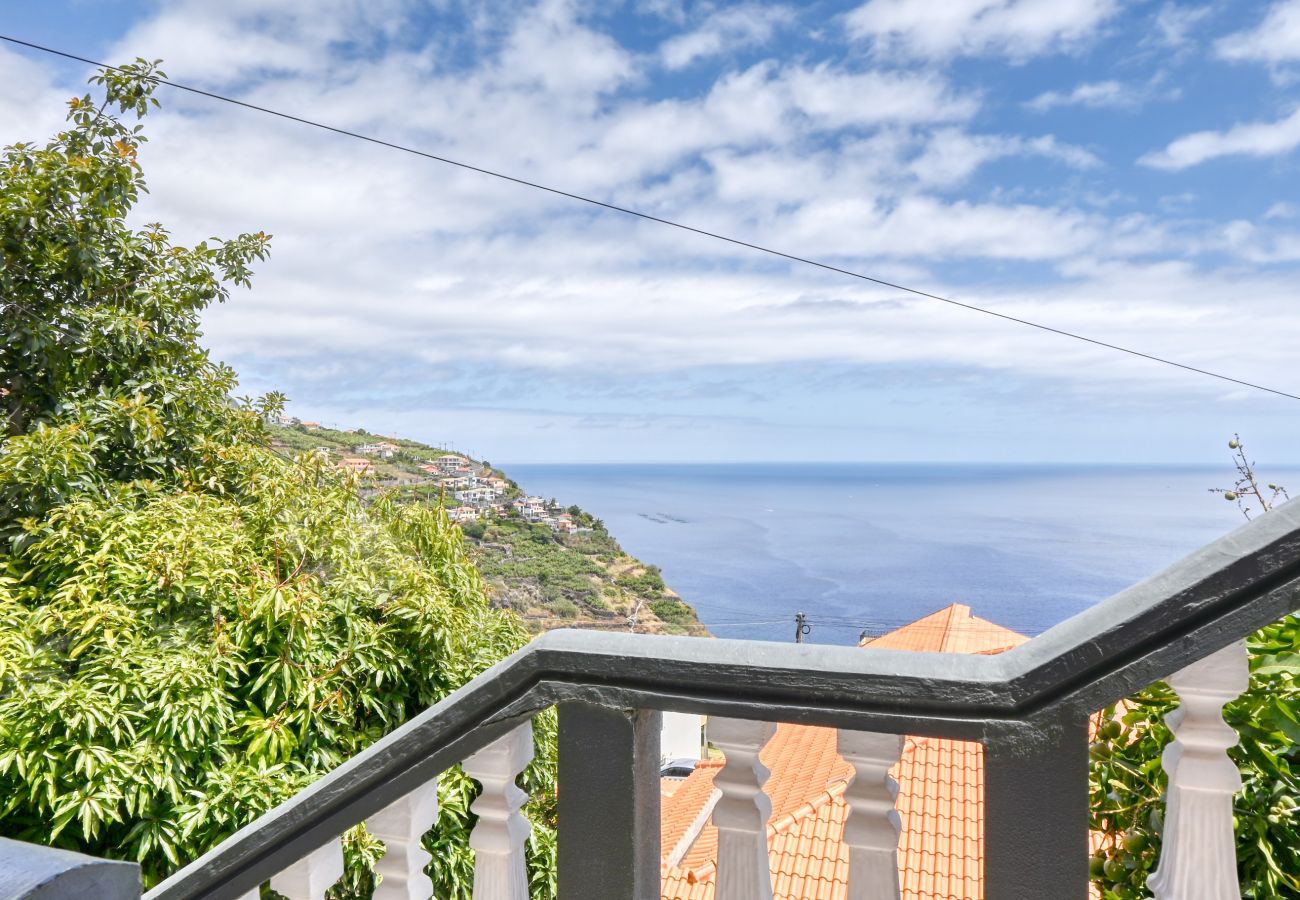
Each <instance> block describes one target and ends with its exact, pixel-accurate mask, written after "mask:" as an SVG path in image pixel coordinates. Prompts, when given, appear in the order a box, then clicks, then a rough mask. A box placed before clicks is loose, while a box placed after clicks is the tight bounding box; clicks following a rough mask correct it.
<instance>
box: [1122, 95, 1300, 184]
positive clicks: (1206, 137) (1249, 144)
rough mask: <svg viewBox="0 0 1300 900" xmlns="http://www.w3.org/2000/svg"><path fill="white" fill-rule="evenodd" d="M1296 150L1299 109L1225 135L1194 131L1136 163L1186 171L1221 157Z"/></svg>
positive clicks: (1238, 127) (1299, 141) (1299, 137)
mask: <svg viewBox="0 0 1300 900" xmlns="http://www.w3.org/2000/svg"><path fill="white" fill-rule="evenodd" d="M1296 147H1300V109H1297V110H1296V111H1295V112H1293V113H1291V115H1289V116H1287V117H1286V118H1284V119H1279V120H1278V121H1276V122H1247V123H1242V124H1238V125H1234V126H1232V127H1231V128H1229V129H1228V130H1227V131H1197V132H1194V133H1193V134H1188V135H1184V136H1183V137H1180V138H1178V139H1177V140H1175V141H1173V142H1172V143H1171V144H1170V145H1169V146H1168V147H1165V148H1164V149H1163V150H1158V151H1154V152H1152V153H1148V154H1147V155H1145V156H1143V157H1142V158H1141V159H1140V160H1138V162H1140V163H1142V164H1143V165H1146V166H1151V167H1152V168H1156V169H1186V168H1188V167H1190V166H1195V165H1199V164H1201V163H1203V162H1207V161H1209V160H1212V159H1218V158H1220V157H1223V156H1278V155H1280V154H1283V153H1290V152H1291V151H1292V150H1294V149H1295V148H1296Z"/></svg>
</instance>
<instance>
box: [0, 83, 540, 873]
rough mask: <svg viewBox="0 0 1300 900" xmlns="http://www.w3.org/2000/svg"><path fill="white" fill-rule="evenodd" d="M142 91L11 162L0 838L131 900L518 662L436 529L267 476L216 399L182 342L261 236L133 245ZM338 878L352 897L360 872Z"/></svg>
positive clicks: (313, 480)
mask: <svg viewBox="0 0 1300 900" xmlns="http://www.w3.org/2000/svg"><path fill="white" fill-rule="evenodd" d="M159 74H160V73H159V72H158V71H157V69H156V64H154V63H147V62H144V61H137V62H136V63H135V64H133V65H130V66H125V67H122V68H121V69H117V70H108V71H105V72H102V73H100V74H99V75H98V76H96V77H95V78H94V79H92V81H93V83H94V84H95V85H97V86H98V88H99V89H100V90H101V91H102V97H101V98H100V99H99V100H98V102H97V101H96V99H95V98H94V97H92V96H91V95H90V94H87V95H85V96H81V97H75V98H73V99H72V100H70V101H69V104H68V106H69V111H68V124H67V126H66V128H65V129H64V130H63V131H61V132H60V133H59V134H57V135H56V136H54V138H53V139H51V140H50V141H49V142H48V143H46V144H44V145H43V146H39V147H38V146H35V145H32V144H16V145H13V146H10V147H8V148H6V149H5V150H4V152H3V156H2V157H0V304H3V305H2V306H0V315H2V316H3V322H2V325H0V379H3V380H2V381H0V384H2V385H3V387H2V388H0V407H2V408H3V410H4V415H5V417H6V421H5V425H4V428H3V430H2V431H0V833H4V834H6V835H8V836H11V837H15V838H19V839H23V840H29V841H38V842H42V843H52V844H55V845H58V846H64V847H69V848H73V849H78V850H81V851H84V852H89V853H93V854H96V855H101V856H110V857H118V858H127V859H134V860H138V861H139V862H141V864H142V865H143V869H144V873H145V878H146V881H147V882H150V883H152V882H155V881H157V880H159V879H160V878H161V877H163V876H165V875H166V874H167V873H168V872H170V871H172V870H174V869H176V868H177V867H179V866H180V865H181V864H183V863H185V862H187V861H189V860H190V859H192V858H194V857H196V856H197V855H199V854H200V853H202V852H203V851H204V850H206V849H208V848H209V847H211V846H212V845H213V844H215V843H216V842H218V841H220V840H221V839H222V838H224V837H226V836H227V835H229V834H230V833H232V832H233V831H234V830H236V829H237V828H239V827H240V826H242V825H244V824H246V823H247V822H249V821H250V820H252V819H253V818H255V817H256V816H257V815H258V814H260V813H261V812H263V811H265V810H266V809H268V808H270V807H271V806H273V805H275V804H276V803H277V802H279V801H281V800H283V799H285V798H287V797H288V796H290V795H292V794H293V793H294V792H296V791H297V790H299V789H300V788H301V787H302V786H304V785H305V784H307V783H309V782H310V781H312V780H313V779H315V778H316V777H318V776H319V775H321V774H323V773H324V772H326V771H328V770H330V769H332V768H334V767H335V766H337V765H339V764H340V763H342V762H343V761H345V760H347V759H348V758H349V757H351V756H352V755H354V754H355V753H356V752H358V751H359V750H360V749H362V748H363V747H364V746H366V745H367V744H369V743H371V742H373V741H374V740H375V739H376V738H378V737H380V736H382V735H383V734H385V733H386V732H388V731H389V730H391V729H392V728H394V727H396V726H397V725H399V724H401V723H402V722H403V721H405V720H406V719H407V718H408V717H410V716H411V715H412V714H414V713H415V712H417V711H419V710H421V709H424V708H425V707H427V706H428V705H430V704H431V703H433V702H435V701H437V700H438V699H440V698H442V697H443V696H445V695H446V694H447V693H449V692H450V691H452V690H454V689H455V688H456V687H458V686H459V685H461V684H463V683H464V682H465V681H467V680H468V679H470V678H472V677H473V676H474V675H476V674H477V673H479V672H480V671H482V670H483V669H484V668H486V667H487V666H488V665H490V664H491V663H493V662H495V661H497V660H498V659H500V658H501V657H502V656H503V655H505V654H506V653H509V652H510V651H512V650H514V649H516V648H517V647H518V646H520V645H521V644H522V643H523V641H524V640H525V635H524V632H523V631H522V629H521V628H520V626H519V623H518V622H517V621H516V620H515V619H514V617H513V616H512V615H510V614H509V613H506V612H503V611H500V610H495V609H492V608H491V606H490V604H489V603H488V601H487V598H486V595H485V592H484V590H483V586H482V583H481V581H480V578H479V575H478V572H477V571H476V569H475V568H474V566H473V565H472V564H471V563H470V561H469V560H468V558H467V557H466V555H465V552H464V547H463V544H462V537H461V535H460V532H459V531H458V530H457V529H456V528H454V527H452V526H451V525H449V523H448V522H447V520H446V518H445V516H444V515H443V514H442V513H441V511H439V510H436V509H431V508H426V507H422V506H418V505H398V504H394V503H391V502H387V501H385V500H383V499H382V498H381V499H380V500H379V501H378V502H373V503H363V502H362V500H361V499H360V498H359V496H358V492H357V490H356V489H355V488H356V486H355V483H354V482H352V481H350V480H349V479H348V478H347V477H346V476H344V475H342V474H340V473H338V472H336V471H335V470H333V469H332V468H330V467H329V466H328V464H326V463H325V462H323V461H321V460H320V459H318V458H316V457H314V456H312V455H303V456H301V457H299V458H297V459H294V460H289V459H285V458H283V457H281V456H279V455H277V454H276V453H274V452H272V450H271V449H270V447H269V446H268V441H267V437H266V431H265V426H264V420H265V417H266V416H268V415H270V414H272V413H274V412H276V411H278V410H279V409H280V407H281V406H282V402H283V401H282V398H281V397H279V396H278V395H274V394H272V395H268V396H266V397H262V398H259V399H256V400H253V399H243V400H240V399H235V398H234V397H233V396H232V395H233V392H234V391H235V390H236V389H237V379H236V376H235V373H234V372H233V371H232V370H231V369H230V368H229V367H227V366H224V365H221V364H219V363H217V362H215V361H213V360H212V359H211V358H210V357H209V355H208V353H207V352H206V351H205V350H204V349H203V348H202V346H201V345H200V343H199V340H200V331H199V326H200V314H201V313H202V311H203V310H204V309H205V308H207V307H208V306H210V305H211V304H213V303H217V302H222V301H224V300H226V299H227V298H228V296H229V291H230V289H231V288H232V287H238V286H241V285H242V286H246V285H248V284H249V283H250V279H251V277H252V271H251V266H252V265H254V264H255V263H256V262H257V261H259V260H262V259H265V258H266V256H267V253H268V250H269V242H270V236H269V235H266V234H264V233H261V232H258V233H253V234H244V235H240V236H238V237H235V238H231V239H228V240H219V239H211V240H208V241H205V242H202V243H199V244H197V245H194V246H180V245H178V244H176V243H174V242H173V241H172V239H171V238H170V236H169V234H168V232H167V230H166V229H164V228H163V227H162V226H161V225H159V224H148V225H143V226H142V227H135V226H133V224H132V223H131V221H130V216H131V212H132V209H133V207H134V206H135V205H136V203H137V202H138V200H139V198H140V196H141V194H142V193H144V192H145V190H146V185H145V181H144V176H143V173H142V171H141V167H140V163H139V160H138V151H139V148H140V146H141V145H142V144H143V142H144V141H145V135H144V133H143V126H142V125H141V124H140V122H139V120H140V119H142V118H143V117H144V116H145V115H146V113H147V112H148V111H149V110H150V109H151V107H153V106H156V105H157V101H156V100H155V99H154V97H153V89H154V87H155V86H156V82H155V81H154V80H153V77H155V76H157V75H159ZM129 119H133V120H135V122H134V123H129V122H128V120H129ZM539 733H540V735H541V737H542V738H543V747H542V752H541V753H540V754H539V756H540V757H541V759H542V760H543V763H542V764H540V765H538V766H536V767H535V768H534V769H533V770H531V772H530V774H529V776H528V778H529V784H530V786H531V787H532V788H533V789H534V791H535V793H536V796H537V797H538V800H537V801H536V802H535V803H534V806H533V811H534V813H535V814H536V816H537V818H538V820H539V822H540V823H541V824H542V825H543V826H544V825H545V824H546V823H547V820H548V817H549V815H550V809H549V799H550V798H552V797H553V783H552V781H551V774H550V770H549V769H548V767H547V766H546V765H545V761H546V760H547V759H548V756H551V755H553V754H551V753H550V751H549V743H548V742H549V738H550V732H549V730H548V727H547V722H546V721H545V720H543V721H542V723H541V724H540V725H539ZM443 795H444V796H443V802H444V813H443V816H442V819H441V821H440V823H439V828H438V830H437V831H436V833H435V834H434V835H433V836H432V837H431V838H430V840H431V841H433V842H435V843H436V844H437V845H438V846H439V855H438V859H437V861H436V862H435V865H434V868H433V870H432V871H433V872H434V875H435V878H436V879H437V881H438V896H448V897H458V896H468V879H467V875H468V871H469V870H468V865H469V856H468V853H469V851H468V849H467V847H466V846H465V828H466V824H467V821H468V819H467V817H468V813H467V811H466V805H467V803H468V800H469V799H471V798H472V796H473V787H472V783H469V782H467V780H466V779H465V778H464V776H463V775H460V774H458V773H457V772H453V773H451V774H450V775H449V776H448V777H447V778H446V779H445V782H444V785H443ZM548 841H549V832H548V831H547V830H546V829H545V828H544V827H543V828H542V829H541V830H540V831H539V833H538V838H537V841H536V848H535V849H536V850H537V853H536V854H535V856H536V857H537V859H538V865H537V866H535V869H536V870H537V873H538V874H537V877H538V878H539V881H540V885H541V891H542V892H543V893H544V892H545V889H546V883H547V879H548V876H547V874H546V873H547V872H548V871H550V869H549V867H548V865H547V864H546V860H547V858H548V857H547V854H548V853H549V848H550V845H549V843H548ZM348 849H349V857H350V859H351V860H352V862H353V863H354V865H353V866H352V867H351V871H350V876H349V877H350V883H351V884H352V887H353V889H354V891H355V892H360V893H365V891H364V888H365V884H366V879H367V877H368V876H367V874H366V871H365V867H364V865H362V864H361V863H363V862H364V857H365V856H366V854H367V852H368V849H373V848H372V847H369V845H368V842H367V839H366V838H365V836H364V834H363V833H361V832H357V833H355V834H353V835H352V836H351V839H350V842H349V848H348Z"/></svg>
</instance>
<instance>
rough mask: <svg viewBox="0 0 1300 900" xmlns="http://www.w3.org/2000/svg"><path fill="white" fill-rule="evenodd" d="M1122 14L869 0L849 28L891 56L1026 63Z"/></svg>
mask: <svg viewBox="0 0 1300 900" xmlns="http://www.w3.org/2000/svg"><path fill="white" fill-rule="evenodd" d="M1118 11H1119V5H1118V3H1116V2H1115V0H945V2H943V3H933V2H930V0H869V2H867V3H865V4H863V5H862V6H860V7H858V8H857V9H855V10H853V11H852V12H851V13H849V14H848V16H847V19H846V24H847V27H848V32H849V34H850V35H851V36H852V37H854V38H858V39H861V40H869V41H871V42H872V44H873V45H874V46H875V47H876V48H877V50H879V51H880V52H884V53H889V54H899V55H902V56H909V57H917V58H923V59H944V58H948V57H953V56H995V55H996V56H1007V57H1010V58H1012V59H1026V58H1028V57H1031V56H1036V55H1038V54H1041V53H1046V52H1049V51H1057V50H1068V49H1072V48H1073V47H1075V46H1078V45H1080V44H1081V43H1083V42H1084V41H1086V40H1088V39H1089V38H1091V37H1092V36H1094V35H1095V34H1096V32H1097V30H1098V29H1099V28H1100V27H1101V26H1102V25H1103V24H1104V23H1105V22H1106V21H1107V20H1109V19H1110V18H1111V17H1112V16H1114V15H1115V14H1116V13H1117V12H1118Z"/></svg>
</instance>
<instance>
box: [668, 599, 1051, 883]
mask: <svg viewBox="0 0 1300 900" xmlns="http://www.w3.org/2000/svg"><path fill="white" fill-rule="evenodd" d="M1027 640H1029V639H1028V638H1027V637H1025V636H1024V635H1022V634H1018V633H1017V632H1014V631H1011V630H1010V629H1007V628H1003V627H1002V626H1000V625H997V624H995V623H993V622H990V621H988V620H987V619H981V618H979V617H977V616H973V615H971V609H970V607H969V606H965V605H962V604H960V603H954V604H952V605H951V606H949V607H947V608H945V609H941V610H939V611H938V612H936V613H933V614H931V615H928V616H926V617H924V618H922V619H919V620H917V621H916V622H913V623H912V624H910V625H905V626H904V627H902V628H899V629H898V630H896V631H891V632H889V633H888V634H885V635H882V636H881V637H878V638H875V639H868V640H865V641H863V643H862V644H861V646H862V647H863V648H864V650H863V652H870V651H871V650H872V649H874V648H880V649H889V650H912V651H920V652H935V653H980V654H990V653H1001V652H1003V651H1005V650H1009V649H1011V648H1012V647H1016V646H1019V645H1020V644H1023V643H1025V642H1026V641H1027ZM836 741H837V734H836V730H835V729H833V728H821V727H814V726H809V725H795V724H790V723H782V724H780V725H778V726H777V730H776V735H775V737H773V738H772V740H770V741H769V742H768V743H767V745H766V747H765V748H764V750H763V752H762V753H761V754H760V757H759V758H760V759H761V760H762V762H763V764H764V765H766V766H767V767H768V768H769V769H771V772H772V774H771V776H770V777H769V779H768V781H767V784H766V785H765V790H766V792H767V794H768V796H769V797H770V798H771V800H772V815H771V818H770V819H769V820H768V826H767V830H768V841H769V844H768V846H769V851H770V852H769V856H768V860H769V863H770V865H771V870H772V886H773V893H774V900H808V898H818V900H822V898H825V900H844V898H845V897H847V890H848V871H849V851H848V847H847V846H846V845H845V843H844V822H845V817H846V814H847V811H848V808H847V805H846V803H845V801H844V792H845V789H846V788H847V787H848V785H849V782H850V780H851V776H852V774H853V769H852V767H850V766H849V764H848V763H846V762H845V761H844V760H843V759H841V758H840V756H839V754H838V752H837V749H836V748H837V742H836ZM722 764H723V760H721V759H717V758H714V759H704V760H701V761H700V762H699V763H698V764H697V765H696V767H695V770H694V771H693V772H692V773H691V774H690V775H689V776H688V777H686V778H685V779H682V778H664V779H662V781H661V785H660V795H661V800H662V819H661V837H662V844H661V852H662V854H663V855H662V858H661V863H662V867H661V869H662V874H663V882H662V900H713V891H714V875H715V873H716V867H717V853H718V832H717V829H716V828H715V827H714V826H713V825H712V824H711V821H710V813H711V812H712V806H713V804H714V803H716V802H717V798H718V796H719V795H718V793H716V792H715V789H714V784H713V779H714V777H715V776H716V775H717V774H718V772H719V770H720V769H721V768H722ZM890 774H891V775H892V776H893V778H894V779H895V780H896V781H897V782H898V784H899V793H898V807H897V808H898V814H899V816H900V817H901V819H902V834H901V839H900V841H899V847H898V869H899V882H900V885H901V888H902V893H901V898H902V900H983V897H984V891H983V861H984V849H983V840H984V837H983V835H984V807H983V788H984V785H983V748H982V747H981V745H980V744H978V743H972V742H966V741H953V740H940V739H937V738H930V737H914V736H908V737H907V738H906V739H905V741H904V744H903V755H902V758H901V760H900V761H899V763H898V765H897V766H895V767H894V768H893V770H892V771H891V773H890Z"/></svg>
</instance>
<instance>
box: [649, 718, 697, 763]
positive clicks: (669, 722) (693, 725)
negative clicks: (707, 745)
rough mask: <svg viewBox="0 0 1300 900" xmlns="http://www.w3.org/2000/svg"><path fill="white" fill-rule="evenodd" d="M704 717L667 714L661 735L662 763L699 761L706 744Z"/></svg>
mask: <svg viewBox="0 0 1300 900" xmlns="http://www.w3.org/2000/svg"><path fill="white" fill-rule="evenodd" d="M703 729H704V717H703V716H697V715H694V714H692V713H679V712H666V713H664V714H663V727H662V731H661V732H660V735H659V756H660V759H661V761H664V762H666V761H668V760H670V759H699V758H700V747H701V746H702V745H703V743H704V731H703Z"/></svg>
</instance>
